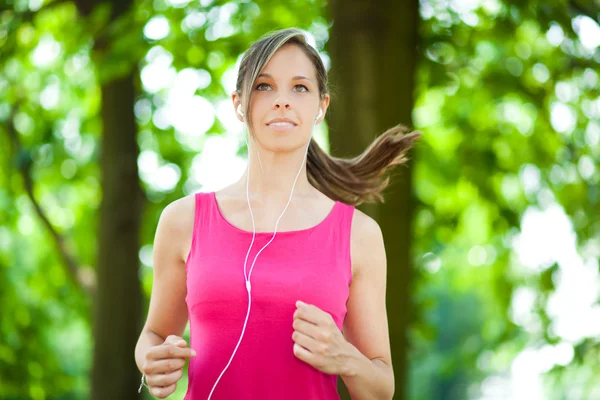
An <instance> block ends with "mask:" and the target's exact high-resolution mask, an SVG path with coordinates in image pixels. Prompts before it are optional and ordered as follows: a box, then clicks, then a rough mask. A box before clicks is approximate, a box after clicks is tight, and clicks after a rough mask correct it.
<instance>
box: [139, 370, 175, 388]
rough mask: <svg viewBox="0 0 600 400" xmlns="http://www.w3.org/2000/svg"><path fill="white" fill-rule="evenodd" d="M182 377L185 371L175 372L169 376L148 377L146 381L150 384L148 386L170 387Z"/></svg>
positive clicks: (156, 375) (155, 375)
mask: <svg viewBox="0 0 600 400" xmlns="http://www.w3.org/2000/svg"><path fill="white" fill-rule="evenodd" d="M182 376H183V370H182V369H178V370H177V371H173V372H171V373H168V374H154V375H148V376H147V377H146V381H147V382H148V386H158V387H168V386H171V385H173V384H175V383H177V381H178V380H180V379H181V377H182Z"/></svg>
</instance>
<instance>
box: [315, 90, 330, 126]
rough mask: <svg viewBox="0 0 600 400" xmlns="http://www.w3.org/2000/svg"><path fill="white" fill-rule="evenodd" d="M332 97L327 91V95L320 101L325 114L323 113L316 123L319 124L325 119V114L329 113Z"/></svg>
mask: <svg viewBox="0 0 600 400" xmlns="http://www.w3.org/2000/svg"><path fill="white" fill-rule="evenodd" d="M330 99H331V98H330V97H329V94H328V93H327V94H325V97H324V98H323V100H321V101H320V102H319V107H321V110H323V115H321V117H320V118H319V119H318V120H317V121H316V122H315V124H318V123H320V122H321V121H323V120H324V119H325V114H327V108H328V107H329V100H330Z"/></svg>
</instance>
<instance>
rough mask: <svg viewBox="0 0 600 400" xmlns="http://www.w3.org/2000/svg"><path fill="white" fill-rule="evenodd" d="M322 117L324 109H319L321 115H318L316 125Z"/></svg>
mask: <svg viewBox="0 0 600 400" xmlns="http://www.w3.org/2000/svg"><path fill="white" fill-rule="evenodd" d="M322 115H323V109H321V108H319V115H317V118H315V125H316V124H317V121H318V120H319V118H321V116H322Z"/></svg>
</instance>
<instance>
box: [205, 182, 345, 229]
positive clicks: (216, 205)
mask: <svg viewBox="0 0 600 400" xmlns="http://www.w3.org/2000/svg"><path fill="white" fill-rule="evenodd" d="M210 198H211V200H212V203H213V206H214V208H215V210H216V213H217V215H218V217H219V219H220V220H221V221H222V222H223V223H225V225H228V226H230V227H231V228H232V229H233V230H235V231H237V232H239V233H242V234H245V235H252V232H251V231H247V230H245V229H242V228H239V227H237V226H235V225H233V224H232V223H231V222H229V220H227V218H225V216H224V215H223V213H222V212H221V208H220V207H219V203H218V202H217V193H216V192H211V193H210ZM341 204H342V203H341V202H340V201H338V200H335V203H334V204H333V207H331V210H329V213H328V214H327V215H326V216H325V218H323V219H322V220H321V222H319V223H317V224H316V225H313V226H311V227H308V228H305V229H295V230H292V231H284V232H280V231H277V235H293V234H300V233H307V232H312V231H314V230H315V229H317V228H319V227H321V226H323V225H325V224H326V223H327V222H328V221H329V220H330V219H331V218H333V216H334V215H335V212H336V210H337V208H338V207H339V206H340V205H341ZM256 235H257V236H258V235H271V236H272V235H273V232H256Z"/></svg>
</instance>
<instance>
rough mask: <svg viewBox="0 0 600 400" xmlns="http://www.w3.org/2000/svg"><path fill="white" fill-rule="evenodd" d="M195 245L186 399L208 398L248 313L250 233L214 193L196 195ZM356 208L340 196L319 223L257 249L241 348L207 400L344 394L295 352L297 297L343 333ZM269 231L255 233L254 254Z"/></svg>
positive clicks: (190, 266)
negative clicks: (228, 216) (246, 278)
mask: <svg viewBox="0 0 600 400" xmlns="http://www.w3.org/2000/svg"><path fill="white" fill-rule="evenodd" d="M195 199H196V211H195V219H194V232H193V239H192V246H191V249H190V253H189V255H188V259H187V262H186V271H187V283H186V285H187V296H186V303H187V309H188V316H189V320H190V336H191V337H190V342H191V343H190V346H191V348H193V349H194V350H196V354H197V355H196V357H194V358H192V359H190V363H189V370H188V382H189V383H188V390H187V394H186V396H185V399H186V400H206V399H208V395H209V393H210V391H211V389H212V387H213V385H214V384H215V381H216V380H217V378H218V377H219V375H220V374H221V371H223V369H224V368H225V366H226V365H227V362H228V361H229V359H230V357H231V354H232V353H233V350H234V349H235V346H236V344H237V342H238V340H239V337H240V334H241V332H242V328H243V326H244V320H245V317H246V313H247V310H248V293H247V292H246V286H245V282H244V258H245V257H246V252H247V251H248V246H250V242H251V240H252V232H247V231H244V230H242V229H239V228H237V227H235V226H234V225H232V224H231V223H229V222H228V221H227V220H226V219H225V218H224V217H223V214H222V213H221V211H220V209H219V207H218V204H217V200H216V197H215V193H214V192H211V193H196V195H195ZM353 213H354V207H353V206H349V205H346V204H344V203H342V202H336V203H335V205H334V207H333V208H332V210H331V211H330V212H329V214H328V215H327V217H326V218H325V219H324V220H323V221H321V222H320V223H319V224H317V225H316V226H314V227H311V228H308V229H302V230H296V231H290V232H278V233H277V235H276V236H275V239H274V240H273V242H272V243H271V244H270V245H269V246H267V248H266V249H265V250H263V252H262V253H261V254H260V255H259V256H258V259H257V260H256V264H255V265H254V269H253V270H252V275H251V276H250V281H251V284H252V291H251V294H252V304H251V309H250V316H249V318H248V323H247V326H246V332H245V333H244V337H243V339H242V342H241V343H240V346H239V348H238V350H237V352H236V354H235V356H234V358H233V360H232V361H231V365H229V367H228V368H227V370H226V371H225V373H224V374H223V376H222V377H221V380H220V381H219V383H218V384H217V387H216V389H215V391H214V393H213V395H212V398H211V400H231V399H260V400H270V399H277V400H281V399H286V400H295V399H298V400H310V399H315V400H317V399H318V400H331V399H339V396H338V393H337V378H338V376H337V375H329V374H325V373H323V372H321V371H319V370H317V369H316V368H314V367H312V366H311V365H310V364H307V363H306V362H304V361H302V360H300V359H299V358H297V357H296V356H295V355H294V352H293V345H294V341H293V340H292V333H293V332H294V328H293V327H292V322H293V314H294V311H295V310H296V305H295V303H296V300H301V301H303V302H305V303H309V304H314V305H316V306H317V307H319V308H321V309H322V310H324V311H326V312H328V313H329V314H331V316H332V317H333V320H334V321H335V323H336V325H337V326H338V328H339V329H340V331H341V330H342V326H343V322H344V317H345V316H346V301H347V300H348V294H349V286H350V282H351V280H352V272H351V261H350V228H351V222H352V215H353ZM272 235H273V233H272V232H271V233H269V232H260V233H257V234H256V238H255V241H254V246H253V248H252V251H251V252H250V256H249V257H248V263H247V268H246V271H247V272H249V271H250V266H251V264H252V260H254V256H255V255H256V253H257V252H258V251H259V250H260V249H261V248H262V247H263V246H264V245H265V244H266V243H267V242H268V241H269V240H270V239H271V237H272Z"/></svg>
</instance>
